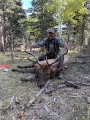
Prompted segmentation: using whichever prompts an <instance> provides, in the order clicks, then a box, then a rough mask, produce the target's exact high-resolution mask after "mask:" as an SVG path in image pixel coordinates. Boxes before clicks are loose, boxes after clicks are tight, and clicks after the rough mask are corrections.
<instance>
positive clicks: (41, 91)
mask: <svg viewBox="0 0 90 120" xmlns="http://www.w3.org/2000/svg"><path fill="white" fill-rule="evenodd" d="M50 82H51V80H48V81H47V82H46V84H45V86H44V87H43V88H42V89H41V90H40V91H39V92H38V94H37V95H36V96H35V97H34V98H33V99H32V100H30V101H29V102H28V104H27V107H29V106H31V105H32V104H33V103H34V102H35V101H36V100H37V98H38V97H39V96H40V95H41V94H42V93H43V92H44V91H45V89H46V88H47V86H48V85H49V83H50Z"/></svg>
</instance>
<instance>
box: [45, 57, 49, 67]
mask: <svg viewBox="0 0 90 120" xmlns="http://www.w3.org/2000/svg"><path fill="white" fill-rule="evenodd" d="M46 63H47V65H49V63H48V59H47V56H46Z"/></svg>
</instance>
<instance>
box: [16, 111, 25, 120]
mask: <svg viewBox="0 0 90 120" xmlns="http://www.w3.org/2000/svg"><path fill="white" fill-rule="evenodd" d="M17 117H18V118H19V119H20V120H26V118H25V114H24V112H23V111H19V112H18V113H17Z"/></svg>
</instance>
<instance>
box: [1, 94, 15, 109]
mask: <svg viewBox="0 0 90 120" xmlns="http://www.w3.org/2000/svg"><path fill="white" fill-rule="evenodd" d="M13 100H14V96H12V97H11V99H10V104H9V105H7V106H6V107H4V108H0V110H2V111H6V110H8V109H9V108H10V107H11V105H12V102H13Z"/></svg>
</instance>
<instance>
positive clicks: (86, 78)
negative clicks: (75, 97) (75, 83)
mask: <svg viewBox="0 0 90 120" xmlns="http://www.w3.org/2000/svg"><path fill="white" fill-rule="evenodd" d="M79 77H80V78H83V79H85V80H87V81H88V82H90V78H89V77H87V76H86V77H85V76H83V75H80V76H79Z"/></svg>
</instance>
